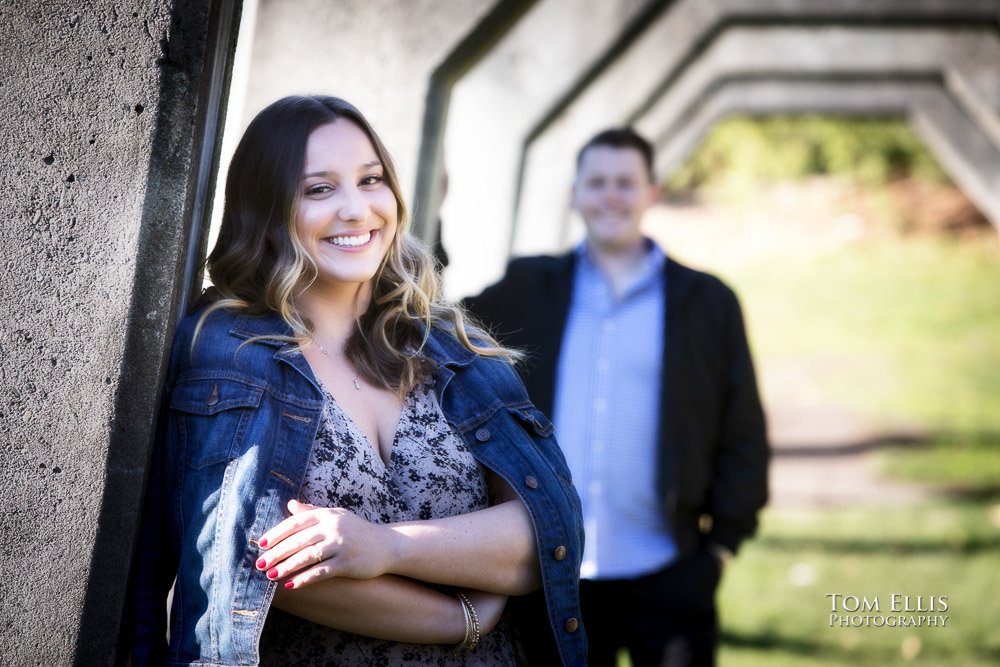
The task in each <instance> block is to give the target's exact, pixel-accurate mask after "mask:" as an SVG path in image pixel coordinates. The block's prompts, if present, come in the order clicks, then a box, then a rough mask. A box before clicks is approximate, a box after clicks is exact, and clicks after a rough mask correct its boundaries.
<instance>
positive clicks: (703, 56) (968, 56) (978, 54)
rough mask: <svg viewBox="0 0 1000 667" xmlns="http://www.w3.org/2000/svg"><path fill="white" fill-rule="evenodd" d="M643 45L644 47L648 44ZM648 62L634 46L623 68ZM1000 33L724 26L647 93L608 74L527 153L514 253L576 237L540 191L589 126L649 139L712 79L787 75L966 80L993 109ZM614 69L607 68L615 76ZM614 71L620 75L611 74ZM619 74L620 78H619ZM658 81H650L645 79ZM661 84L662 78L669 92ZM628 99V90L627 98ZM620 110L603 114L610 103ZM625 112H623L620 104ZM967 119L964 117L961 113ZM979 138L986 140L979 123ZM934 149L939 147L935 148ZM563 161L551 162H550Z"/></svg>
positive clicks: (560, 174)
mask: <svg viewBox="0 0 1000 667" xmlns="http://www.w3.org/2000/svg"><path fill="white" fill-rule="evenodd" d="M647 48H648V45H647ZM640 56H641V57H642V59H643V60H644V61H648V58H649V54H648V53H645V51H644V50H642V49H640V50H638V51H637V52H635V53H630V54H629V55H628V56H627V57H623V64H622V66H624V64H629V63H630V64H631V65H632V66H637V62H638V61H637V59H639V58H640ZM995 62H1000V33H998V30H997V27H996V25H993V24H991V25H985V26H978V27H977V26H965V25H962V26H951V27H947V26H946V27H935V26H930V25H919V26H902V27H900V26H895V27H893V26H874V25H781V26H771V25H765V26H745V25H740V26H732V27H729V28H728V29H726V30H725V31H724V32H722V33H719V34H718V36H717V37H716V38H715V39H714V40H713V41H712V42H711V43H710V44H707V45H705V46H704V48H702V49H701V51H700V53H699V56H698V57H697V58H696V59H693V60H690V61H689V62H687V63H686V64H685V65H684V66H683V68H682V69H681V70H680V71H679V72H677V73H673V72H669V71H668V74H667V75H664V74H663V70H661V72H660V73H659V74H657V76H655V77H653V76H645V77H644V78H643V80H642V83H645V84H647V85H650V86H651V87H650V88H648V89H645V90H643V89H642V88H641V87H640V86H634V82H633V87H630V86H629V85H628V84H627V83H626V82H624V81H622V80H621V79H619V78H616V77H614V76H612V74H613V73H614V72H610V71H609V73H608V74H607V75H606V76H602V77H600V78H599V79H598V80H597V81H595V82H594V85H593V86H592V87H591V89H588V90H587V91H586V93H585V94H584V95H582V96H581V98H580V99H579V100H578V105H574V106H573V107H572V108H571V109H569V110H567V112H566V114H564V116H563V117H562V118H561V119H560V120H559V121H558V122H557V123H553V124H552V125H550V126H549V127H548V129H547V130H546V132H545V133H544V134H543V135H541V136H539V137H538V139H537V140H535V141H534V142H533V143H532V145H531V146H530V147H529V148H528V150H527V158H526V160H525V167H524V169H525V171H524V176H523V180H524V183H525V184H526V186H525V188H524V190H523V197H522V200H521V202H520V207H519V215H518V218H517V221H516V228H515V232H514V241H513V245H512V251H513V254H515V255H518V254H528V253H533V252H542V251H551V250H557V249H559V248H561V247H565V246H566V245H567V244H569V243H571V242H572V240H573V238H575V237H578V236H579V233H580V231H579V227H578V226H576V223H575V221H574V220H573V218H572V217H571V216H570V215H569V213H568V210H567V206H566V203H565V198H562V199H558V198H556V197H553V196H551V195H550V194H549V191H551V190H552V188H553V185H555V186H556V188H557V189H558V188H560V187H562V188H568V187H569V185H570V183H571V181H572V176H573V164H572V159H571V154H570V158H569V159H568V157H567V155H566V151H567V146H570V145H579V144H581V143H582V142H583V141H585V140H586V139H587V138H588V137H589V136H590V135H591V134H592V132H594V131H595V130H596V129H598V128H600V127H602V126H605V125H610V124H616V123H628V122H631V123H633V124H634V125H635V126H636V127H637V128H638V129H639V130H640V131H643V132H645V133H646V134H650V135H654V136H655V134H656V133H657V132H660V131H662V130H663V129H664V128H669V127H671V125H672V123H674V122H677V120H678V119H680V118H681V117H682V116H683V113H684V110H685V109H688V108H690V107H691V105H692V103H693V101H694V100H696V99H697V98H698V96H699V95H701V94H703V93H704V91H705V90H706V89H708V88H710V87H711V85H712V84H713V82H714V81H716V80H718V79H720V78H740V77H751V76H756V77H763V76H768V75H775V76H776V75H779V74H784V75H789V76H793V75H794V76H801V77H807V76H812V77H817V78H820V77H822V76H823V75H824V73H829V72H839V73H846V74H853V75H858V76H861V75H873V74H879V75H881V76H883V78H892V77H893V76H895V77H898V78H901V79H905V78H907V77H912V76H914V75H923V74H926V73H928V72H937V73H941V76H942V77H945V76H947V77H950V78H952V79H957V80H962V81H964V82H966V84H967V85H966V89H967V90H968V91H969V92H970V94H971V95H972V96H974V97H975V98H976V99H977V100H978V101H979V107H980V110H983V109H986V110H990V111H989V114H991V115H995V114H997V113H1000V79H998V78H997V77H996V76H995V72H994V66H993V64H992V63H995ZM618 67H619V66H618V65H617V64H616V67H615V71H618ZM618 73H619V74H622V73H621V72H620V71H618ZM623 76H624V75H623ZM654 79H659V80H660V82H659V83H654V81H653V80H654ZM663 81H669V85H668V86H664V85H663V83H662V82H663ZM626 93H627V94H626ZM613 99H619V100H621V104H620V105H617V106H615V107H614V108H612V106H613V105H612V104H611V103H610V100H613ZM630 102H631V103H633V104H634V106H629V103H630ZM970 117H972V116H970ZM982 132H984V133H985V134H987V136H988V135H989V130H988V128H987V127H985V126H984V127H983V129H982ZM939 145H940V143H939ZM559 155H562V156H563V157H562V163H561V164H560V162H559V160H558V159H557V156H559Z"/></svg>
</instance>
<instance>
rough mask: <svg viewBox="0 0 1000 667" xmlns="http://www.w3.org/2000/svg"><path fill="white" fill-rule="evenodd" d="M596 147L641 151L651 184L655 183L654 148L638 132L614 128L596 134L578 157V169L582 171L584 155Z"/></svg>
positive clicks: (629, 128) (627, 128)
mask: <svg viewBox="0 0 1000 667" xmlns="http://www.w3.org/2000/svg"><path fill="white" fill-rule="evenodd" d="M595 146H610V147H611V148H632V149H635V150H637V151H639V154H640V155H641V156H642V160H643V162H644V163H645V164H646V172H647V173H648V174H649V180H650V182H652V181H653V146H652V144H650V143H649V142H648V141H646V139H645V138H644V137H643V136H642V135H640V134H639V133H638V132H636V131H635V130H633V129H632V128H631V127H613V128H610V129H607V130H603V131H602V132H598V133H597V134H595V135H594V136H593V137H592V138H591V139H590V141H588V142H587V143H585V144H584V145H583V148H581V149H580V152H579V153H577V156H576V169H577V171H579V170H580V165H581V164H583V155H584V153H586V152H587V151H588V150H590V149H591V148H594V147H595Z"/></svg>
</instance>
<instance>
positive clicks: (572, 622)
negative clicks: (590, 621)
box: [566, 618, 580, 632]
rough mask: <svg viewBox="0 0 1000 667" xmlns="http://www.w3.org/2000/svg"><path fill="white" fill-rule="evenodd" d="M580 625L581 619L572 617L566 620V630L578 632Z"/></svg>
mask: <svg viewBox="0 0 1000 667" xmlns="http://www.w3.org/2000/svg"><path fill="white" fill-rule="evenodd" d="M578 627H580V621H578V620H576V619H575V618H571V619H569V620H568V621H566V632H576V629H577V628H578Z"/></svg>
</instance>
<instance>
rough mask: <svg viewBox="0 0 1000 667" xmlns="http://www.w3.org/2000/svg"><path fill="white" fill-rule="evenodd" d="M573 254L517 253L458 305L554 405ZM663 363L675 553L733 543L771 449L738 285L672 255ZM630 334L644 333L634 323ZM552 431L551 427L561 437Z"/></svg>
mask: <svg viewBox="0 0 1000 667" xmlns="http://www.w3.org/2000/svg"><path fill="white" fill-rule="evenodd" d="M574 262H575V255H574V254H573V253H569V254H566V255H561V256H559V257H547V256H543V257H527V258H522V259H517V260H514V261H513V262H511V263H510V265H509V266H508V267H507V273H506V275H505V276H504V277H503V279H502V280H501V281H500V282H498V283H496V284H495V285H492V286H490V287H488V288H487V289H486V290H485V291H483V293H482V294H480V295H479V296H476V297H470V298H468V299H466V300H465V301H464V305H465V306H466V307H467V308H468V309H469V310H470V311H471V312H472V313H473V314H474V315H476V316H478V317H479V318H480V319H481V320H482V321H483V322H484V323H485V324H486V325H487V326H489V327H490V328H491V329H492V331H493V332H494V333H495V334H496V335H497V336H498V337H499V338H500V340H501V341H502V342H503V343H504V344H505V345H508V346H512V347H517V348H520V349H522V350H523V351H525V352H527V353H528V359H527V361H526V362H524V363H522V365H521V367H520V372H521V375H522V377H523V378H524V381H525V385H526V386H527V388H528V394H529V396H530V397H531V399H532V401H533V402H534V403H535V405H536V406H538V408H539V409H540V410H541V411H542V412H544V413H546V414H548V415H551V414H552V406H553V403H554V398H555V379H556V365H557V363H558V360H559V348H560V346H561V344H562V338H563V329H564V328H565V326H566V318H567V314H568V310H569V306H570V299H571V297H572V294H573V275H574ZM664 276H665V278H666V281H667V283H666V302H667V303H666V306H667V307H666V309H665V312H666V327H665V329H664V331H665V336H664V340H663V341H662V345H663V368H662V373H661V378H662V379H661V387H662V391H661V399H660V406H661V407H660V425H659V461H658V462H657V465H658V468H659V484H660V488H661V492H662V499H663V511H664V512H666V513H667V516H668V517H669V519H670V522H671V525H672V526H673V527H674V533H675V534H674V539H675V540H676V541H677V545H678V547H679V549H680V551H681V554H682V555H688V554H690V553H692V552H693V551H694V550H695V549H696V548H697V547H698V546H700V545H701V544H702V543H703V542H704V540H705V539H706V538H707V540H708V541H711V542H716V543H718V544H721V545H723V546H725V547H727V548H729V549H731V550H733V551H736V549H737V547H738V546H739V543H740V542H741V541H742V540H743V539H744V538H746V537H748V536H750V535H751V534H752V533H753V532H754V531H755V530H756V527H757V512H758V510H759V509H760V508H761V507H762V506H763V505H764V503H765V502H766V501H767V465H768V459H769V448H768V444H767V431H766V427H765V423H764V414H763V410H762V409H761V404H760V399H759V397H758V394H757V381H756V378H755V376H754V369H753V362H752V360H751V358H750V350H749V348H748V346H747V340H746V333H745V331H744V327H743V316H742V313H741V311H740V306H739V302H738V301H737V299H736V295H735V294H734V293H733V292H732V290H730V289H729V288H728V287H726V286H725V285H724V284H723V283H722V282H721V281H720V280H718V279H717V278H715V277H714V276H711V275H709V274H707V273H702V272H700V271H695V270H693V269H689V268H687V267H686V266H683V265H681V264H678V263H677V262H675V261H673V260H672V259H670V258H667V262H666V264H665V268H664ZM635 334H636V343H637V344H640V343H642V342H643V338H642V332H641V331H637V332H635ZM558 438H559V434H558V433H556V439H557V440H558Z"/></svg>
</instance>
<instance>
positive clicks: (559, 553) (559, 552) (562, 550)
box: [552, 546, 566, 560]
mask: <svg viewBox="0 0 1000 667" xmlns="http://www.w3.org/2000/svg"><path fill="white" fill-rule="evenodd" d="M552 557H553V558H555V559H556V560H562V559H563V558H565V557H566V547H564V546H558V547H556V550H555V551H553V552H552Z"/></svg>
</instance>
